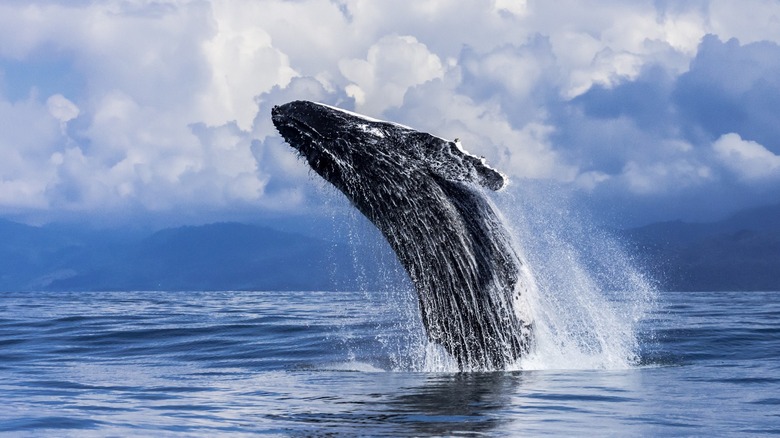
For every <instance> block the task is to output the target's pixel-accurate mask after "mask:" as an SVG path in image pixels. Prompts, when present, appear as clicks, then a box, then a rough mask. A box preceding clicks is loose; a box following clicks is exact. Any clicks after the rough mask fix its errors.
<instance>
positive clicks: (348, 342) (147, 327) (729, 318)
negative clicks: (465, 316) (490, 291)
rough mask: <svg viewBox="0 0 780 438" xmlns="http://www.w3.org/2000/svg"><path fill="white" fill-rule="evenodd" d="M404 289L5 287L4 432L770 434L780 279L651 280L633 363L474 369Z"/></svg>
mask: <svg viewBox="0 0 780 438" xmlns="http://www.w3.org/2000/svg"><path fill="white" fill-rule="evenodd" d="M628 295H629V296H630V293H629V294H628ZM623 296H626V295H625V294H624V295H623ZM407 299H409V297H407V296H406V295H405V294H403V293H400V294H399V293H391V294H388V293H378V292H377V293H371V292H129V291H128V292H67V293H51V292H45V293H43V292H35V293H32V292H25V293H4V294H2V295H1V296H0V400H2V406H0V435H3V436H59V437H63V436H74V437H89V436H209V437H214V436H242V435H245V436H257V435H260V436H529V435H530V436H540V435H545V436H556V435H557V436H584V435H594V436H711V435H719V436H751V435H755V436H764V435H770V434H775V435H780V292H749V293H748V292H731V293H722V292H719V293H659V294H658V297H657V302H656V305H655V306H654V307H653V309H652V310H651V311H648V312H647V313H646V314H645V315H644V316H643V318H642V320H641V321H639V322H638V325H637V327H638V328H637V330H638V332H637V333H636V336H637V339H638V340H639V351H638V352H637V354H638V360H635V361H634V363H633V364H631V365H628V366H623V367H609V366H605V367H598V366H596V367H590V368H589V367H587V366H586V367H579V369H578V367H576V366H571V362H565V361H564V362H560V363H562V364H565V365H566V366H560V367H556V362H555V361H551V362H550V363H547V364H546V365H545V364H544V362H543V361H542V362H537V365H539V364H540V363H541V364H542V365H543V366H535V367H532V368H533V369H523V368H522V367H520V368H519V369H517V370H514V371H502V372H482V373H458V372H454V371H448V370H446V369H444V370H442V369H440V368H439V369H437V368H436V365H435V364H431V363H429V362H430V361H429V359H427V357H428V356H430V355H431V354H432V353H431V352H430V349H431V347H430V346H427V347H426V346H424V345H423V344H424V341H421V339H424V336H423V335H421V329H420V327H419V326H417V325H416V324H418V321H417V320H415V318H414V316H413V315H411V314H410V311H409V309H413V308H414V306H413V299H412V305H409V304H408V303H407V304H403V305H401V304H399V301H403V300H407ZM599 354H609V352H608V351H602V352H601V353H599ZM605 363H610V362H605ZM575 365H576V364H575Z"/></svg>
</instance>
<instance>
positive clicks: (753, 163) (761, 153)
mask: <svg viewBox="0 0 780 438" xmlns="http://www.w3.org/2000/svg"><path fill="white" fill-rule="evenodd" d="M712 149H713V150H715V155H716V157H717V159H718V160H720V161H721V162H722V163H723V165H724V166H726V167H727V168H728V169H730V170H731V171H733V172H734V173H736V174H737V175H738V176H739V177H740V178H744V179H747V180H754V179H767V178H774V179H780V155H776V154H774V153H772V152H771V151H769V150H767V148H765V147H764V146H762V145H760V144H758V143H756V142H754V141H750V140H743V139H742V137H740V136H739V134H734V133H730V134H724V135H722V136H721V137H720V138H718V139H717V140H716V141H715V142H714V143H713V144H712Z"/></svg>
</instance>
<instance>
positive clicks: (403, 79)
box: [339, 36, 444, 115]
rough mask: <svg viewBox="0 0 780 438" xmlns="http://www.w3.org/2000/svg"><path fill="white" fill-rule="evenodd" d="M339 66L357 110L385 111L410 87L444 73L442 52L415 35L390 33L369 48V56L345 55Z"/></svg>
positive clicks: (372, 112)
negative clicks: (439, 54)
mask: <svg viewBox="0 0 780 438" xmlns="http://www.w3.org/2000/svg"><path fill="white" fill-rule="evenodd" d="M339 70H340V72H341V74H343V75H344V77H345V78H346V79H348V80H349V81H351V82H352V83H351V84H350V85H347V87H348V88H346V90H347V93H348V94H349V95H350V96H352V97H353V98H355V102H356V106H357V110H358V111H361V112H365V113H366V114H371V115H381V114H382V113H383V112H384V111H385V110H386V109H388V108H392V107H398V106H400V105H401V103H403V99H404V95H406V91H407V90H408V89H409V88H410V87H413V86H415V85H420V84H423V83H425V82H427V81H430V80H432V79H436V78H440V77H442V75H443V74H444V67H443V66H442V62H441V60H440V59H439V57H438V56H436V55H434V54H432V53H431V52H429V51H428V48H427V47H426V46H425V44H422V43H420V42H419V41H417V39H416V38H414V37H412V36H387V37H384V38H382V39H380V40H379V41H377V42H376V44H374V45H372V46H371V47H370V48H369V49H368V54H367V56H366V59H345V60H342V61H341V62H339Z"/></svg>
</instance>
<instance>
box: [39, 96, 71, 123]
mask: <svg viewBox="0 0 780 438" xmlns="http://www.w3.org/2000/svg"><path fill="white" fill-rule="evenodd" d="M46 107H47V108H48V109H49V114H51V115H52V117H54V118H55V119H57V120H59V121H60V123H63V124H64V123H67V122H69V121H71V120H73V119H75V118H76V117H78V116H79V107H77V106H76V104H75V103H73V102H71V101H69V100H68V99H66V98H65V96H63V95H62V94H54V95H52V96H50V97H49V98H48V99H46Z"/></svg>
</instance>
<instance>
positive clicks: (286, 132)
mask: <svg viewBox="0 0 780 438" xmlns="http://www.w3.org/2000/svg"><path fill="white" fill-rule="evenodd" d="M271 118H272V120H273V123H274V125H275V126H276V129H277V130H278V131H279V133H280V134H281V135H282V137H283V138H284V139H285V141H286V142H287V143H289V145H290V146H292V147H293V148H294V149H295V150H297V152H298V153H299V155H300V156H301V157H303V158H304V159H305V160H306V161H307V162H308V164H309V166H310V167H311V169H312V170H314V171H315V172H316V173H317V174H319V175H320V176H321V177H322V178H324V179H325V180H326V181H328V182H329V183H330V184H332V185H333V186H335V187H336V188H337V189H338V190H340V191H341V192H342V193H343V194H344V195H346V197H347V198H348V199H349V201H350V202H351V203H352V205H353V206H354V207H355V208H357V209H358V210H359V211H360V212H361V213H362V214H363V215H365V216H366V217H367V218H368V219H369V220H370V221H371V222H372V223H373V224H374V225H375V226H376V227H377V228H378V229H379V230H380V232H381V233H382V234H383V235H384V237H385V239H386V240H387V242H388V243H389V244H390V246H391V248H392V249H393V251H394V252H395V254H396V256H397V257H398V260H399V261H400V262H401V265H402V266H403V267H404V269H405V270H406V272H407V273H408V275H409V277H410V278H411V280H412V284H413V285H414V287H415V289H416V292H417V297H418V300H419V307H420V311H421V314H422V322H423V325H424V327H425V330H426V333H427V336H428V339H429V340H430V341H432V342H434V343H437V344H439V345H441V346H442V347H443V348H444V349H445V350H446V351H447V352H448V353H449V354H451V355H452V356H453V358H454V359H455V360H456V361H457V363H458V367H459V369H460V370H499V369H505V368H506V367H507V365H509V364H511V363H512V362H514V361H516V360H517V359H518V358H520V357H521V356H522V355H523V354H524V353H526V352H527V351H528V349H529V347H530V343H531V339H532V336H531V333H532V330H531V322H530V321H528V320H527V319H528V318H526V317H524V316H523V313H522V312H518V311H517V310H516V302H517V301H518V300H519V299H520V296H521V295H522V294H524V293H526V291H527V287H528V285H527V284H524V279H523V274H522V263H521V261H520V257H519V256H518V254H517V253H516V252H515V250H514V249H513V247H512V241H511V238H510V236H509V234H508V232H507V231H506V229H505V228H504V226H503V225H502V223H501V220H500V219H499V216H498V214H497V213H496V211H495V210H494V208H493V206H492V203H491V202H490V201H489V199H488V198H487V197H486V196H485V193H484V191H483V189H482V188H481V187H485V188H487V189H491V190H500V189H501V188H503V187H504V186H505V185H506V183H507V179H506V177H505V176H504V175H502V174H501V173H500V172H498V171H497V170H495V169H493V168H491V167H490V166H488V165H487V164H485V162H484V159H482V158H480V157H476V156H474V155H471V154H469V153H467V152H466V151H465V150H463V149H462V148H461V146H460V142H459V141H448V140H445V139H442V138H439V137H436V136H434V135H431V134H428V133H424V132H420V131H417V130H414V129H412V128H410V127H407V126H404V125H400V124H397V123H392V122H387V121H381V120H376V119H372V118H369V117H366V116H362V115H359V114H356V113H353V112H350V111H346V110H342V109H339V108H336V107H332V106H329V105H325V104H321V103H314V102H308V101H293V102H290V103H286V104H284V105H279V106H275V107H273V109H272V110H271ZM480 186H481V187H480Z"/></svg>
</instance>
